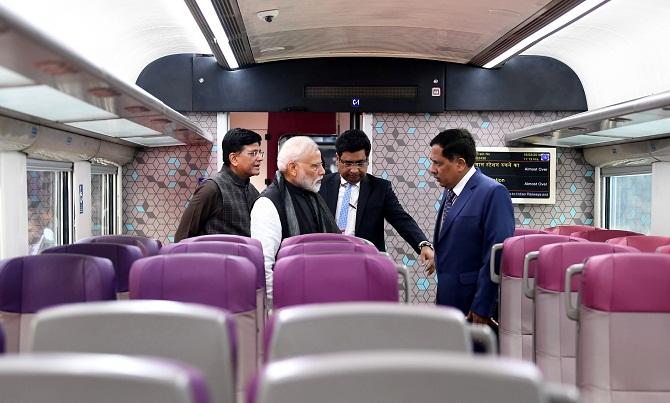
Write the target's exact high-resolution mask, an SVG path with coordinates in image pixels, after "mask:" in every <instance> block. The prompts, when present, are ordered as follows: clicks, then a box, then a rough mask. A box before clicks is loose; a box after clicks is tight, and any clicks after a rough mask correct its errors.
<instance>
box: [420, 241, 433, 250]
mask: <svg viewBox="0 0 670 403" xmlns="http://www.w3.org/2000/svg"><path fill="white" fill-rule="evenodd" d="M424 246H427V247H429V248H430V249H433V244H432V243H430V242H428V241H421V242H419V250H421V248H423V247H424Z"/></svg>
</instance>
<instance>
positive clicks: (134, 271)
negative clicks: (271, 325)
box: [130, 253, 260, 392]
mask: <svg viewBox="0 0 670 403" xmlns="http://www.w3.org/2000/svg"><path fill="white" fill-rule="evenodd" d="M130 298H131V299H164V300H172V301H180V302H192V303H198V304H204V305H209V306H213V307H216V308H221V309H225V310H227V311H230V312H231V313H233V314H234V316H235V324H236V327H237V340H239V348H238V353H239V354H238V355H239V360H238V367H237V373H238V375H239V376H238V382H237V389H238V392H241V391H242V390H243V387H244V385H246V383H247V382H248V380H249V379H250V377H251V375H252V374H253V373H254V371H255V369H256V363H257V360H258V359H259V355H260V353H259V351H258V343H257V334H256V328H257V321H258V319H257V317H256V312H257V310H256V268H255V267H254V266H253V264H252V263H251V262H250V261H249V259H247V258H244V257H240V256H230V255H219V254H213V253H175V254H168V255H159V256H153V257H150V258H146V259H142V260H138V261H136V262H135V263H134V264H133V267H132V268H131V269H130Z"/></svg>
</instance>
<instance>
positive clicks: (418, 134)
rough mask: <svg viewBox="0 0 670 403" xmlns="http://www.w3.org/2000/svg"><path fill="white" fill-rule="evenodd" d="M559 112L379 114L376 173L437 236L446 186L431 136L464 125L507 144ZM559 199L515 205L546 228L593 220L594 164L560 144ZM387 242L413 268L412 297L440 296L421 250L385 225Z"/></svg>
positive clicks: (527, 222)
mask: <svg viewBox="0 0 670 403" xmlns="http://www.w3.org/2000/svg"><path fill="white" fill-rule="evenodd" d="M567 115H568V114H567V113H555V112H479V113H477V112H447V113H442V114H429V113H426V114H377V115H375V116H374V120H373V125H374V130H373V133H372V152H373V161H372V163H373V164H372V167H373V171H372V172H371V173H373V174H374V175H377V176H380V177H382V178H385V179H389V180H390V181H391V182H393V187H394V190H395V192H396V194H397V195H398V198H399V199H400V202H401V203H402V205H403V206H404V207H405V209H406V210H407V212H408V213H409V214H410V215H412V216H413V217H414V218H415V219H416V221H417V223H418V224H419V226H420V227H421V228H422V229H423V230H424V232H425V233H426V236H428V238H429V239H432V236H433V226H434V223H435V216H436V213H437V209H438V208H439V203H440V197H441V194H442V188H440V187H439V185H437V183H436V182H435V180H434V179H433V178H432V177H431V175H430V173H429V172H428V167H429V166H430V160H429V159H428V156H429V154H430V146H429V143H430V140H431V139H432V138H433V137H434V136H435V135H436V134H437V133H438V132H440V131H441V130H444V129H447V128H458V127H464V128H467V129H468V130H470V132H471V133H472V134H473V135H474V136H475V137H476V140H477V145H478V146H486V147H496V146H498V147H500V146H504V145H505V144H504V135H505V133H507V132H510V131H512V130H515V129H518V128H522V127H526V126H529V125H534V124H538V123H542V122H547V121H552V120H556V119H560V118H562V117H565V116H567ZM557 154H558V155H557V157H558V164H557V165H558V170H557V171H558V172H557V183H556V193H557V194H556V204H554V205H515V208H514V210H515V218H516V225H517V227H526V228H545V227H550V226H555V225H560V224H573V223H574V224H592V223H593V191H594V185H593V172H594V170H593V167H591V166H590V165H588V164H587V163H586V162H585V161H584V160H583V157H582V153H581V152H580V151H577V150H571V149H559V150H558V152H557ZM385 230H386V245H387V248H388V251H389V253H390V254H391V256H393V257H394V258H395V259H396V260H397V261H402V262H403V263H405V264H406V265H407V266H409V268H410V274H411V282H412V284H413V293H412V298H411V299H412V302H415V303H432V302H433V301H434V300H435V289H436V283H435V277H434V276H430V277H428V276H426V275H425V274H424V273H423V270H422V268H421V267H420V266H419V263H418V262H417V261H416V260H415V259H416V254H415V253H414V251H413V250H412V249H411V248H410V247H409V245H407V244H406V243H405V242H404V241H403V239H402V238H400V236H399V235H397V233H396V232H395V230H394V229H393V228H392V227H390V226H389V225H388V224H387V225H386V228H385Z"/></svg>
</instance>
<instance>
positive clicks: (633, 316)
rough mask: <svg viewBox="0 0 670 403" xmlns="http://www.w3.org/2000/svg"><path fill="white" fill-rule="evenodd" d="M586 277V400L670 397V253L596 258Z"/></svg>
mask: <svg viewBox="0 0 670 403" xmlns="http://www.w3.org/2000/svg"><path fill="white" fill-rule="evenodd" d="M581 277H582V284H581V289H580V291H579V294H580V300H581V303H580V307H579V322H580V323H579V336H578V350H577V351H578V356H577V385H578V386H579V388H580V389H581V390H582V392H583V394H584V400H585V401H587V402H600V401H616V402H620V403H632V402H642V401H644V402H667V401H670V378H669V377H668V374H669V373H670V347H669V345H668V334H669V333H668V329H670V256H668V255H664V254H658V253H653V254H652V253H621V254H616V255H602V256H594V257H591V258H589V259H588V260H587V261H586V262H585V263H584V268H583V273H582V276H581Z"/></svg>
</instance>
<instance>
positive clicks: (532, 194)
mask: <svg viewBox="0 0 670 403" xmlns="http://www.w3.org/2000/svg"><path fill="white" fill-rule="evenodd" d="M475 166H476V167H477V169H479V170H481V171H482V172H483V173H484V174H485V175H486V176H488V177H490V178H493V179H495V180H496V181H498V182H500V183H502V184H503V185H505V187H506V188H507V190H508V191H509V193H510V196H511V197H512V202H513V203H518V204H554V203H555V202H556V149H555V148H510V147H478V148H477V158H476V161H475Z"/></svg>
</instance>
